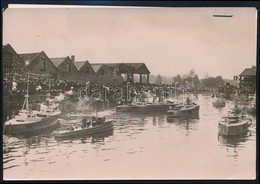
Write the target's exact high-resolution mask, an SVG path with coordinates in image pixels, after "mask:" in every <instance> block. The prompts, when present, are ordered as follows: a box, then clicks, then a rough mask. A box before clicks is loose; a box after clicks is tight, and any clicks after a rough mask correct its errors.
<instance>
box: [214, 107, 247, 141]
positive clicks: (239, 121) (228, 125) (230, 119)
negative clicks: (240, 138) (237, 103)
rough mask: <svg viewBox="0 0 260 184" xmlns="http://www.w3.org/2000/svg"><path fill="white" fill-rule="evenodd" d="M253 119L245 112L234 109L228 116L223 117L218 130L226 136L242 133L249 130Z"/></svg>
mask: <svg viewBox="0 0 260 184" xmlns="http://www.w3.org/2000/svg"><path fill="white" fill-rule="evenodd" d="M251 124H252V120H251V119H250V118H248V117H247V116H245V115H244V114H243V113H240V114H239V113H237V112H236V111H234V110H232V111H229V113H228V115H227V116H224V117H222V118H221V120H220V122H219V124H218V132H219V134H221V135H224V136H234V135H240V134H243V133H245V132H246V131H248V128H249V127H250V126H251Z"/></svg>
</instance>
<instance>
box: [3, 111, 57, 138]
mask: <svg viewBox="0 0 260 184" xmlns="http://www.w3.org/2000/svg"><path fill="white" fill-rule="evenodd" d="M59 116H60V114H57V115H54V116H49V117H45V118H42V119H40V120H39V121H36V122H34V123H29V124H26V123H21V124H8V122H7V123H6V124H5V131H4V133H5V134H6V135H18V134H20V135H21V134H26V135H28V134H33V133H36V132H41V131H43V130H47V129H50V128H54V127H56V126H58V125H59V122H58V121H57V119H58V118H59Z"/></svg>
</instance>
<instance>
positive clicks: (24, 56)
mask: <svg viewBox="0 0 260 184" xmlns="http://www.w3.org/2000/svg"><path fill="white" fill-rule="evenodd" d="M40 53H41V52H36V53H27V54H19V56H20V57H21V58H22V60H23V61H24V62H25V61H29V63H31V61H32V60H33V59H34V58H36V57H37V56H38V55H40Z"/></svg>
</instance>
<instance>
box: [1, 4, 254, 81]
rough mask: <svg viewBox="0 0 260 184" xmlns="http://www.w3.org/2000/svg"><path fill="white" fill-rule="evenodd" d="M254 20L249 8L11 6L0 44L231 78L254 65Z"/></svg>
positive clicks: (162, 72) (5, 15)
mask: <svg viewBox="0 0 260 184" xmlns="http://www.w3.org/2000/svg"><path fill="white" fill-rule="evenodd" d="M214 14H225V15H233V17H230V18H227V17H224V18H223V17H213V15H214ZM256 25H257V10H256V9H255V8H162V7H154V8H146V7H138V8H133V7H127V8H126V7H125V8H123V7H117V8H115V7H95V8H89V7H88V8H9V9H7V10H5V12H4V13H3V44H4V45H5V44H7V43H9V44H10V45H11V46H12V47H13V48H14V49H15V50H16V52H17V53H18V54H20V53H33V52H40V51H44V52H45V53H46V54H47V55H48V56H49V57H50V58H52V57H66V56H71V55H75V59H76V61H84V60H88V61H89V62H90V63H97V62H98V63H100V62H103V63H111V62H113V63H116V62H118V63H121V62H125V63H132V62H143V63H145V64H146V65H147V67H148V68H149V70H150V72H151V74H154V75H157V74H160V75H165V76H175V75H177V74H181V75H182V74H186V73H188V72H189V71H190V70H191V69H194V70H195V72H196V73H197V74H198V75H199V77H200V78H203V77H204V76H205V75H206V73H207V74H208V75H209V76H213V77H215V76H218V75H221V76H222V77H223V78H226V79H232V78H233V76H235V75H239V74H240V73H241V72H242V71H243V70H244V69H245V68H250V67H251V66H252V65H256V43H257V42H256V35H257V30H256Z"/></svg>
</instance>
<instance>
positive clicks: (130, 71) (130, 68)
mask: <svg viewBox="0 0 260 184" xmlns="http://www.w3.org/2000/svg"><path fill="white" fill-rule="evenodd" d="M91 65H92V67H93V69H94V70H96V71H100V67H101V66H103V65H106V66H108V67H109V68H110V69H111V71H110V72H111V73H110V76H121V77H123V79H124V80H125V81H131V82H133V81H134V75H139V76H140V83H142V82H146V83H149V74H150V71H149V70H148V68H147V66H146V65H145V63H93V64H91ZM101 73H102V72H101ZM101 76H102V75H101ZM144 79H145V80H144Z"/></svg>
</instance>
